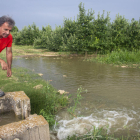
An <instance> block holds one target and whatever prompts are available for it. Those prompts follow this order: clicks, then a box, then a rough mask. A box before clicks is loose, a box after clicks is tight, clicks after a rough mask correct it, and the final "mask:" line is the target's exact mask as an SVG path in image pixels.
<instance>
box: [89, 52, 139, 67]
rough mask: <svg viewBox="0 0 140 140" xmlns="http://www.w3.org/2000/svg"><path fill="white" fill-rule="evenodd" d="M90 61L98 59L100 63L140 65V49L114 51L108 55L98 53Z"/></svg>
mask: <svg viewBox="0 0 140 140" xmlns="http://www.w3.org/2000/svg"><path fill="white" fill-rule="evenodd" d="M88 61H97V62H100V63H107V64H115V65H124V64H125V65H128V66H132V65H133V64H136V65H135V66H137V67H139V66H140V51H132V52H130V51H127V50H125V51H122V50H120V51H113V52H111V53H108V54H106V55H103V56H101V55H98V56H97V57H94V58H90V59H88Z"/></svg>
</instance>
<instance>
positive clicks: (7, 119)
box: [0, 111, 22, 126]
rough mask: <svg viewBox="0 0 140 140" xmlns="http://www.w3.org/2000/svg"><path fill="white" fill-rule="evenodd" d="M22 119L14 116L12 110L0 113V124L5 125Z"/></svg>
mask: <svg viewBox="0 0 140 140" xmlns="http://www.w3.org/2000/svg"><path fill="white" fill-rule="evenodd" d="M20 120H22V119H20V118H18V117H16V116H15V113H14V111H10V112H6V113H2V114H0V126H2V125H6V124H9V123H13V122H18V121H20Z"/></svg>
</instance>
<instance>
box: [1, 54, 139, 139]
mask: <svg viewBox="0 0 140 140" xmlns="http://www.w3.org/2000/svg"><path fill="white" fill-rule="evenodd" d="M23 56H24V55H23ZM53 58H54V57H52V59H53ZM17 59H19V58H17ZM23 59H24V58H23ZM37 59H42V57H40V58H39V57H37ZM37 59H36V60H37ZM43 59H44V57H43ZM49 59H51V58H49ZM59 59H63V58H62V57H59V58H58V60H59ZM64 59H65V58H64ZM74 59H75V58H74ZM78 59H79V58H78ZM24 60H25V61H26V59H24ZM34 60H35V59H33V61H34ZM53 60H56V59H53ZM70 60H71V59H70ZM15 61H16V60H15ZM47 63H48V62H47ZM82 63H83V62H82ZM84 63H86V64H87V62H84ZM88 63H89V62H88ZM63 64H64V65H65V67H67V68H68V69H70V67H73V68H74V65H68V66H66V63H63ZM72 64H73V63H72ZM77 64H79V62H78V63H77ZM90 64H91V65H92V66H93V63H90ZM22 65H24V64H22ZM22 65H21V66H22ZM80 66H81V63H80ZM108 67H109V65H107V68H108ZM83 68H84V66H82V67H81V69H82V70H83ZM32 69H33V68H32ZM32 69H31V70H32ZM93 69H94V70H95V63H94V68H92V70H93ZM101 69H102V70H104V69H103V68H102V67H101ZM116 69H118V68H115V67H113V70H112V71H113V72H115V70H116ZM120 69H121V68H120ZM62 70H64V68H63V67H62V69H61V71H62ZM121 70H122V69H121ZM125 70H126V69H125ZM127 70H129V69H127ZM133 70H134V69H133ZM71 71H74V72H75V69H74V70H71ZM79 71H80V70H77V73H76V74H75V77H76V76H77V74H78V73H79ZM98 71H99V69H98ZM138 71H139V70H138ZM0 72H1V71H0ZM28 72H29V75H30V74H33V71H32V72H31V71H26V70H25V74H24V71H23V68H22V69H19V71H15V72H14V69H13V76H18V73H20V77H19V79H12V80H13V81H14V80H18V81H17V82H19V81H22V82H21V83H24V84H23V86H24V85H25V83H26V84H27V85H28V83H30V82H29V81H30V79H32V81H33V83H35V81H34V80H37V79H38V78H41V77H40V76H39V75H37V74H36V77H34V78H32V76H31V75H30V76H31V77H29V76H27V75H26V73H28ZM86 73H89V72H88V71H87V69H86ZM95 73H96V72H95V71H94V72H93V73H92V74H91V75H93V74H95ZM99 73H100V74H101V71H99ZM49 74H50V73H49ZM63 74H64V73H62V74H61V75H63ZM66 75H67V76H68V77H67V78H66V77H65V79H68V78H69V77H70V75H69V74H66ZM96 75H98V74H97V73H96ZM104 75H105V76H106V77H108V76H107V74H106V73H104ZM104 75H102V74H101V75H98V78H101V77H102V78H104V79H106V77H104ZM4 76H5V77H6V75H5V74H4ZM51 77H52V76H51ZM81 77H82V79H81V80H80V81H83V74H82V75H81ZM11 78H12V77H11ZM24 78H26V79H24ZM95 78H96V76H95V77H94V79H95ZM116 78H117V77H114V80H116ZM3 79H4V78H3ZM55 79H57V77H56V76H55ZM12 80H11V82H12ZM90 80H91V77H90ZM98 80H99V79H98ZM102 80H103V79H102ZM102 80H101V81H100V82H99V83H97V85H95V84H93V80H91V81H92V82H91V83H92V85H94V86H95V87H96V88H97V86H98V85H100V84H101V82H102ZM108 80H109V79H108ZM52 81H54V80H52ZM60 81H62V80H60ZM86 81H89V79H88V80H86ZM96 81H97V80H96ZM120 82H121V81H119V83H120ZM33 83H31V84H33ZM76 83H77V82H76ZM127 84H128V83H127ZM3 85H4V86H6V81H5V80H4V83H3ZM9 85H10V84H8V86H9ZM12 86H14V85H12ZM18 86H19V85H18V84H17V87H18ZM44 86H47V85H46V84H45V85H44ZM44 86H43V88H44ZM100 86H101V85H100ZM111 86H112V85H111ZM35 87H36V88H37V86H34V88H35ZM47 87H48V88H47V90H49V89H50V87H49V86H47ZM85 87H87V85H86V86H85ZM105 87H107V86H105ZM118 87H120V85H119V86H118ZM3 88H4V87H3ZM14 88H16V87H14ZM32 88H33V85H32V86H28V90H29V89H30V90H31V89H32ZM123 88H124V86H123ZM135 88H136V87H135ZM126 89H127V88H126ZM138 89H139V88H138ZM39 90H40V89H39ZM41 90H42V93H43V89H42V88H41ZM113 90H114V89H113ZM133 91H134V90H133ZM113 92H114V91H113ZM73 93H74V92H73ZM95 93H96V92H95ZM97 93H98V92H97ZM103 93H105V90H104V92H103ZM98 94H99V93H98ZM39 95H40V93H39ZM116 95H118V94H116ZM133 96H134V94H133ZM115 97H116V96H115ZM37 98H38V96H37ZM95 98H96V96H95ZM96 99H97V98H96ZM99 99H101V98H99ZM129 99H131V100H132V98H129ZM40 100H42V99H40ZM85 100H86V99H85ZM123 101H124V100H123ZM114 102H115V101H114V100H113V102H112V103H114ZM92 104H94V100H92ZM102 104H103V103H99V104H98V105H97V103H96V106H97V107H98V106H99V107H100V106H101V105H102ZM74 124H75V123H74ZM80 129H81V128H80ZM97 129H98V128H97ZM99 131H100V130H99ZM96 132H97V131H95V133H96ZM103 137H104V139H105V138H107V137H109V136H108V135H106V137H105V136H102V138H103ZM71 139H72V138H71ZM73 139H77V138H74V137H73Z"/></svg>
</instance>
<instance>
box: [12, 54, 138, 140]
mask: <svg viewBox="0 0 140 140" xmlns="http://www.w3.org/2000/svg"><path fill="white" fill-rule="evenodd" d="M83 60H84V58H83V57H28V58H20V59H14V61H13V66H14V67H15V66H20V67H24V68H28V69H30V70H33V71H34V72H36V73H42V74H43V76H42V78H43V79H45V80H47V81H50V84H52V85H53V86H54V87H55V88H56V89H58V90H65V91H67V92H69V94H72V95H73V94H74V93H76V92H77V89H78V88H79V87H80V86H82V87H83V88H84V89H87V93H86V92H83V93H82V96H83V99H82V101H81V106H78V108H77V110H76V115H77V116H81V117H77V118H74V119H72V118H71V116H70V115H69V114H68V112H67V111H66V110H63V111H61V112H59V113H58V114H57V116H56V118H57V121H59V125H58V126H57V127H55V129H56V130H57V131H58V138H59V139H64V138H65V137H67V136H68V135H72V134H74V133H80V134H81V133H84V132H85V129H84V128H87V129H89V130H91V129H92V128H93V127H92V126H93V125H94V126H96V127H102V126H106V127H107V128H108V132H114V131H116V133H117V132H118V133H121V132H123V131H124V128H125V129H127V128H130V129H131V131H132V133H133V134H134V133H135V132H136V133H137V132H139V131H140V117H139V116H140V101H139V97H140V86H139V85H140V69H136V68H121V67H115V66H111V65H108V64H99V63H94V62H87V61H83ZM112 128H113V130H112ZM122 130H123V131H122ZM124 133H125V132H124Z"/></svg>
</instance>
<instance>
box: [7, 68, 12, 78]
mask: <svg viewBox="0 0 140 140" xmlns="http://www.w3.org/2000/svg"><path fill="white" fill-rule="evenodd" d="M11 75H12V71H11V69H9V68H7V77H11Z"/></svg>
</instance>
